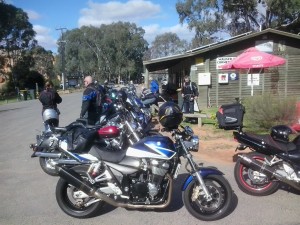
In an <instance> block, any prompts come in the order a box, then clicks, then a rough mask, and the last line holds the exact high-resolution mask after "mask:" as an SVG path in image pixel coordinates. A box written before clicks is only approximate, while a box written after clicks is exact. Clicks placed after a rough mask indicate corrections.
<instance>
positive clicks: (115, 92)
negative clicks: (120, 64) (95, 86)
mask: <svg viewBox="0 0 300 225" xmlns="http://www.w3.org/2000/svg"><path fill="white" fill-rule="evenodd" d="M109 98H110V99H111V100H112V101H113V102H114V101H115V100H116V99H117V98H118V90H116V89H112V90H111V91H110V92H109Z"/></svg>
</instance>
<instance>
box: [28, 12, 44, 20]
mask: <svg viewBox="0 0 300 225" xmlns="http://www.w3.org/2000/svg"><path fill="white" fill-rule="evenodd" d="M25 12H26V13H27V15H28V18H29V19H30V20H37V19H40V18H41V15H40V14H38V13H37V12H36V11H33V10H25Z"/></svg>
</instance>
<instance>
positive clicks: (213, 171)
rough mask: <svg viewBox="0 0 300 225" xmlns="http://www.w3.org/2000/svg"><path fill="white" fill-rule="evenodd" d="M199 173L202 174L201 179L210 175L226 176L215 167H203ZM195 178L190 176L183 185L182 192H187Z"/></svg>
mask: <svg viewBox="0 0 300 225" xmlns="http://www.w3.org/2000/svg"><path fill="white" fill-rule="evenodd" d="M198 173H199V174H200V176H201V177H203V178H205V177H207V176H209V175H224V174H223V173H222V172H221V171H220V170H218V169H217V168H215V167H202V168H201V169H200V170H199V171H198ZM193 179H194V177H193V176H192V175H190V176H189V177H188V178H187V179H186V180H185V181H184V183H183V185H182V188H181V190H182V191H185V189H186V188H187V186H188V185H189V184H190V183H191V182H192V180H193Z"/></svg>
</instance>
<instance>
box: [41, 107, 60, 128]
mask: <svg viewBox="0 0 300 225" xmlns="http://www.w3.org/2000/svg"><path fill="white" fill-rule="evenodd" d="M43 121H44V123H46V124H48V125H50V126H54V127H57V126H58V122H59V117H58V113H57V111H56V110H55V109H45V110H44V112H43Z"/></svg>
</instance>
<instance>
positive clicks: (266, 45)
mask: <svg viewBox="0 0 300 225" xmlns="http://www.w3.org/2000/svg"><path fill="white" fill-rule="evenodd" d="M255 48H256V49H257V50H259V51H261V52H273V41H266V40H264V41H262V40H258V41H256V42H255Z"/></svg>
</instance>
